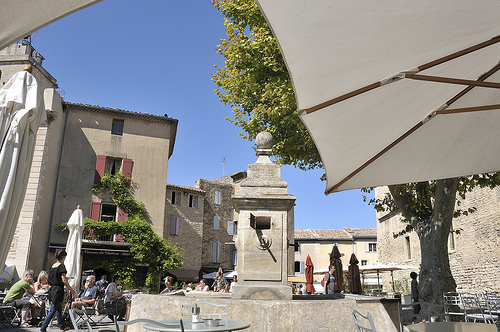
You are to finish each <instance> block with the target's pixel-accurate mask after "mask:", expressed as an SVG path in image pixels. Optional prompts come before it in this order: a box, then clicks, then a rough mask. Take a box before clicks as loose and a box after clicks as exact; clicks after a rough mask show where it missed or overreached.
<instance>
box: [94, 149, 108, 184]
mask: <svg viewBox="0 0 500 332" xmlns="http://www.w3.org/2000/svg"><path fill="white" fill-rule="evenodd" d="M105 169H106V156H100V155H99V156H97V161H96V163H95V177H94V183H97V182H99V181H101V177H102V176H103V175H104V170H105Z"/></svg>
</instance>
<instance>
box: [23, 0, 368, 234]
mask: <svg viewBox="0 0 500 332" xmlns="http://www.w3.org/2000/svg"><path fill="white" fill-rule="evenodd" d="M224 36H225V34H224V20H223V17H222V15H221V14H220V13H219V12H218V11H217V9H215V8H214V7H213V6H212V4H211V1H210V0H176V1H174V0H144V1H132V0H104V1H103V2H101V3H98V4H96V5H94V6H91V7H89V8H86V9H84V10H82V11H79V12H77V13H75V14H72V15H70V16H68V17H66V18H63V19H62V20H60V21H57V22H55V23H53V24H51V25H49V26H47V27H45V28H43V29H41V30H40V31H38V32H36V33H35V34H33V36H32V44H33V46H34V47H35V48H36V49H37V51H38V52H40V53H41V54H42V55H43V56H44V57H45V61H44V63H43V66H44V67H45V69H47V70H48V71H49V72H50V73H51V74H52V75H53V76H54V77H55V78H56V79H57V81H58V84H59V87H60V90H63V91H64V99H65V100H67V101H71V102H76V103H85V104H92V105H94V104H97V105H99V106H103V107H116V108H121V109H125V110H129V111H135V112H142V113H150V114H157V115H164V114H168V116H170V117H173V118H176V119H178V120H179V126H178V130H177V137H176V142H175V148H174V153H173V155H172V157H171V158H170V160H169V165H168V178H167V182H168V183H172V184H177V185H184V186H193V185H194V183H195V181H196V180H197V179H198V178H205V179H209V180H212V179H215V178H218V177H221V176H223V170H225V175H229V174H232V173H234V172H237V171H240V170H246V168H247V165H248V164H252V163H254V162H255V161H256V158H257V157H256V156H255V154H254V151H253V146H254V143H253V142H249V141H246V140H243V139H242V138H241V137H240V136H238V133H239V132H240V130H239V128H238V127H236V126H234V125H233V124H231V123H230V122H229V121H227V120H225V118H226V117H227V116H230V115H231V109H230V108H229V107H227V106H224V105H223V104H222V103H220V102H219V100H218V98H217V96H216V95H215V92H214V91H213V90H214V88H215V85H214V83H213V82H212V81H211V74H213V73H214V72H215V68H214V65H215V64H216V63H218V64H222V63H223V60H224V59H223V58H222V57H219V56H218V55H217V54H216V52H215V47H216V46H217V45H218V44H219V41H220V39H222V38H224ZM224 157H225V160H226V161H225V167H223V163H222V160H223V158H224ZM322 173H323V171H322V170H315V171H307V172H304V171H300V170H298V169H295V168H293V167H291V166H285V167H283V168H282V171H281V175H282V179H283V180H285V181H287V182H288V192H289V193H290V194H292V195H294V196H296V197H297V201H296V206H295V228H296V229H307V228H313V229H337V228H343V227H376V220H375V212H374V210H373V208H372V207H370V206H368V205H367V204H366V203H364V202H363V200H362V196H363V195H362V193H361V191H360V190H350V191H346V192H341V193H334V194H330V195H329V196H325V195H324V193H323V192H324V190H325V182H323V181H321V180H320V176H321V174H322Z"/></svg>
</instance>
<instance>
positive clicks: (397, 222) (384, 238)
mask: <svg viewBox="0 0 500 332" xmlns="http://www.w3.org/2000/svg"><path fill="white" fill-rule="evenodd" d="M386 190H387V188H386V187H381V188H377V189H376V195H377V197H381V195H383V193H385V192H386ZM499 203H500V189H499V188H496V189H493V190H492V189H489V188H476V189H474V191H473V192H471V193H468V194H467V196H466V199H465V200H464V201H463V203H462V205H461V207H460V208H461V209H463V210H466V209H468V208H470V207H475V208H477V211H476V212H475V213H472V214H469V215H468V216H461V217H459V218H456V219H454V220H453V229H454V230H459V234H456V233H452V234H450V238H449V242H448V253H449V258H450V268H451V272H452V275H453V277H454V278H455V282H456V283H457V291H459V292H471V293H483V292H500V280H499V279H498V275H500V258H499V257H500V255H499V254H500V227H498V221H499V220H500V209H499V208H498V206H499ZM404 227H405V224H403V223H402V222H401V215H400V214H384V213H380V212H378V213H377V238H378V247H379V260H380V261H381V262H383V263H388V262H395V263H402V264H407V265H413V266H420V260H421V253H420V245H419V240H418V236H417V235H416V233H415V232H412V233H410V234H406V235H404V236H400V237H398V238H394V237H393V234H396V233H398V232H399V231H401V230H402V229H404ZM389 278H390V276H389V275H384V276H383V281H384V285H385V286H386V287H389V286H390V279H389ZM394 279H395V281H397V282H400V283H401V284H407V283H409V281H410V278H409V276H408V272H405V271H394Z"/></svg>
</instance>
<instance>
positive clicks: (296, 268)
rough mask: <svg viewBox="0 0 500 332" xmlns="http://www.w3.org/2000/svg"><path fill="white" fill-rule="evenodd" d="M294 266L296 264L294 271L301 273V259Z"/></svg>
mask: <svg viewBox="0 0 500 332" xmlns="http://www.w3.org/2000/svg"><path fill="white" fill-rule="evenodd" d="M294 266H295V269H294V272H297V273H299V272H300V262H299V261H295V264H294Z"/></svg>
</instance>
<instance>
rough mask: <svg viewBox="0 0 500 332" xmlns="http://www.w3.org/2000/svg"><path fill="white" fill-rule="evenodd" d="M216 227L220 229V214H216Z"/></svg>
mask: <svg viewBox="0 0 500 332" xmlns="http://www.w3.org/2000/svg"><path fill="white" fill-rule="evenodd" d="M214 229H215V230H219V229H220V217H219V216H218V215H215V216H214Z"/></svg>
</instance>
